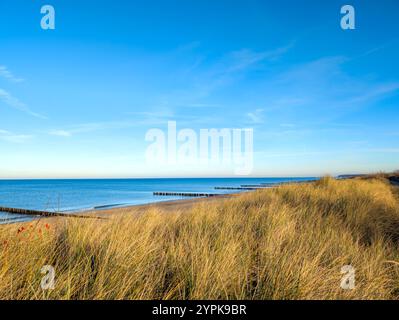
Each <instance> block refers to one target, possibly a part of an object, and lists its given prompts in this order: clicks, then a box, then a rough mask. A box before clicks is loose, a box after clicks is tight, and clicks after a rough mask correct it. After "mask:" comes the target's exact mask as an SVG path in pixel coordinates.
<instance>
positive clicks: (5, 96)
mask: <svg viewBox="0 0 399 320" xmlns="http://www.w3.org/2000/svg"><path fill="white" fill-rule="evenodd" d="M0 101H3V102H4V103H5V104H6V105H8V106H10V107H12V108H14V109H17V110H20V111H22V112H25V113H27V114H29V115H31V116H33V117H36V118H40V119H47V117H46V116H43V115H41V114H39V113H36V112H33V111H32V110H30V109H29V107H28V106H27V105H26V104H25V103H23V102H21V101H20V100H19V99H18V98H16V97H14V96H12V95H11V94H10V93H9V92H7V91H5V90H4V89H0Z"/></svg>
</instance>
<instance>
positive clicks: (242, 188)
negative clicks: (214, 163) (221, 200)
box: [215, 187, 256, 190]
mask: <svg viewBox="0 0 399 320" xmlns="http://www.w3.org/2000/svg"><path fill="white" fill-rule="evenodd" d="M255 189H256V188H252V187H215V190H255Z"/></svg>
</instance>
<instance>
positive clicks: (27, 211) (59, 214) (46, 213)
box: [0, 207, 103, 219]
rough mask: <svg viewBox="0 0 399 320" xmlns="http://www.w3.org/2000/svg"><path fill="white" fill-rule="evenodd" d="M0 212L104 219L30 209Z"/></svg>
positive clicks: (4, 208) (0, 208) (8, 209)
mask: <svg viewBox="0 0 399 320" xmlns="http://www.w3.org/2000/svg"><path fill="white" fill-rule="evenodd" d="M0 212H7V213H11V214H23V215H28V216H42V217H68V218H69V217H70V218H85V219H87V218H95V219H103V218H101V217H93V216H86V215H76V214H72V213H71V214H68V213H62V212H50V211H42V210H29V209H19V208H7V207H0Z"/></svg>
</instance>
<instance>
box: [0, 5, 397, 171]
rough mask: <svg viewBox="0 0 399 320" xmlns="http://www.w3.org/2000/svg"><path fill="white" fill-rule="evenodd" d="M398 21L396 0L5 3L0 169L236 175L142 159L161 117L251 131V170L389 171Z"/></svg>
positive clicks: (0, 27) (0, 43)
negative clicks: (46, 18)
mask: <svg viewBox="0 0 399 320" xmlns="http://www.w3.org/2000/svg"><path fill="white" fill-rule="evenodd" d="M44 4H51V5H53V6H54V8H55V11H56V29H55V30H46V31H45V30H42V29H41V28H40V20H41V17H42V15H41V14H40V8H41V6H42V5H44ZM344 4H352V5H353V6H354V7H355V10H356V29H355V30H345V31H344V30H342V29H341V28H340V19H341V14H340V8H341V6H342V5H344ZM398 30H399V3H398V2H397V1H396V0H393V1H389V0H386V1H376V0H368V1H349V2H348V1H333V0H331V1H320V0H319V1H311V0H303V1H288V0H283V1H273V2H271V1H266V0H263V1H251V0H250V1H248V0H246V1H221V0H220V1H205V0H201V1H200V0H198V1H195V0H191V1H121V0H113V1H105V0H104V1H99V0H96V1H94V0H93V1H90V0H86V1H77V0H69V1H58V0H48V1H27V0H13V1H11V0H4V1H1V3H0V117H1V121H0V152H1V157H0V178H48V177H54V178H55V177H68V178H69V177H151V176H175V177H177V176H190V177H192V176H230V175H232V171H231V168H228V167H224V166H215V167H207V168H199V167H187V168H181V167H179V166H174V167H173V166H172V167H168V166H156V165H149V164H148V163H146V162H145V158H144V154H145V150H146V148H147V146H148V142H146V141H145V140H144V136H145V133H146V132H147V130H149V129H151V128H161V129H166V125H167V121H176V122H177V126H178V129H183V128H192V129H193V130H199V129H201V128H225V127H226V128H253V129H254V170H253V172H252V175H253V176H293V175H294V176H309V175H322V174H326V173H330V174H340V173H356V172H373V171H380V170H385V171H390V170H395V169H399V161H398V160H399V127H398V121H399V63H398V60H397V59H398V58H397V57H399V34H398Z"/></svg>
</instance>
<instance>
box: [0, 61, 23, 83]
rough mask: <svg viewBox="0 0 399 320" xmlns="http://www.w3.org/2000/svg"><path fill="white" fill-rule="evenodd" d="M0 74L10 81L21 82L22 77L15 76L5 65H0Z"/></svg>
mask: <svg viewBox="0 0 399 320" xmlns="http://www.w3.org/2000/svg"><path fill="white" fill-rule="evenodd" d="M0 76H1V77H3V78H5V79H7V80H8V81H11V82H16V83H17V82H23V81H24V79H22V78H18V77H16V76H15V75H14V74H13V73H12V72H11V71H10V70H8V68H7V67H6V66H2V65H0Z"/></svg>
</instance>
